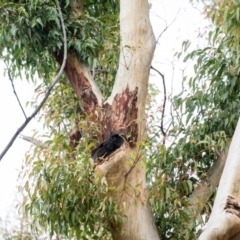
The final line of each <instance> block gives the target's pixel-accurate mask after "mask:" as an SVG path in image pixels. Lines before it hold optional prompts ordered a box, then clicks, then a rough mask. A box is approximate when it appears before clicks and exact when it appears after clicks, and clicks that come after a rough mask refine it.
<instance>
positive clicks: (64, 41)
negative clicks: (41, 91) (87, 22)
mask: <svg viewBox="0 0 240 240" xmlns="http://www.w3.org/2000/svg"><path fill="white" fill-rule="evenodd" d="M55 2H56V5H57V8H58V13H59V17H60V19H61V25H62V31H63V44H64V57H63V62H62V66H61V69H60V70H59V72H58V74H57V75H56V77H55V78H54V79H53V83H52V85H51V86H50V87H49V88H48V90H47V92H46V95H45V97H44V98H43V100H42V101H41V103H40V104H39V106H38V107H37V108H36V109H35V111H34V112H33V113H32V115H31V116H30V117H28V118H27V119H26V120H25V122H24V123H23V124H22V125H21V126H20V127H19V129H18V130H17V131H16V133H15V134H14V135H13V137H12V138H11V140H10V141H9V143H8V145H7V146H6V147H5V149H4V150H3V152H2V153H1V155H0V161H1V160H2V158H3V157H4V155H5V154H6V153H7V151H8V150H9V148H10V147H11V146H12V144H13V143H14V141H15V140H16V138H17V136H18V135H19V134H20V133H21V132H22V130H23V129H24V128H25V127H26V126H27V125H28V123H29V122H30V121H31V120H32V119H33V118H34V117H35V116H36V115H37V113H38V112H39V110H40V109H41V108H42V106H43V104H44V103H45V102H46V100H47V99H48V97H49V95H50V93H51V91H52V89H53V88H54V86H55V85H56V83H57V82H58V80H59V78H60V76H61V75H62V72H63V70H64V68H65V64H66V61H67V36H66V29H65V25H64V21H63V16H62V11H61V8H60V6H59V2H58V0H55Z"/></svg>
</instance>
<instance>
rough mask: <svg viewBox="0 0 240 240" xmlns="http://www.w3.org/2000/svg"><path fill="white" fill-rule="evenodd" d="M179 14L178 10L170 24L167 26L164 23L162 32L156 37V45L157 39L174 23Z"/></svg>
mask: <svg viewBox="0 0 240 240" xmlns="http://www.w3.org/2000/svg"><path fill="white" fill-rule="evenodd" d="M179 13H180V10H178V12H177V14H176V16H175V18H174V19H173V20H172V21H171V22H170V24H167V22H166V21H165V23H166V25H165V28H164V29H163V30H162V32H161V33H160V34H159V36H158V37H157V40H156V43H158V41H159V39H160V38H161V37H162V35H163V34H164V33H165V32H166V30H167V29H168V28H169V27H170V26H171V25H172V24H173V23H174V22H175V21H176V19H177V17H178V14H179Z"/></svg>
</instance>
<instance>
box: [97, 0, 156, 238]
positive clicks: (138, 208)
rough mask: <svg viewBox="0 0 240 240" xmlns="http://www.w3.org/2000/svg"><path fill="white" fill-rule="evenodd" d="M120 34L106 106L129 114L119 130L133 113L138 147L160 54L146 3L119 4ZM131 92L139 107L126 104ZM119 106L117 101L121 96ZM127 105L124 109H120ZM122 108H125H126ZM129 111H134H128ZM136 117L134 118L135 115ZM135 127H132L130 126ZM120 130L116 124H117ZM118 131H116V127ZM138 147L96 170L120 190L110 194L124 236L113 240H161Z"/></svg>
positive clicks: (117, 154)
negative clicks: (116, 64)
mask: <svg viewBox="0 0 240 240" xmlns="http://www.w3.org/2000/svg"><path fill="white" fill-rule="evenodd" d="M120 33H121V47H120V50H121V53H120V60H119V68H118V71H117V76H116V80H115V83H114V87H113V91H112V94H111V96H110V97H109V98H108V99H107V101H106V103H105V104H109V105H111V106H112V109H113V114H114V110H115V109H117V111H120V112H124V111H125V112H124V114H125V115H124V114H123V115H121V114H118V116H120V117H118V119H117V122H118V123H119V126H118V127H116V128H115V129H124V128H125V129H127V126H126V124H125V125H124V123H126V122H127V121H128V120H126V121H125V120H124V121H122V120H123V119H125V118H126V119H127V118H130V119H131V116H132V115H131V114H132V112H134V111H135V112H136V117H134V118H135V119H133V121H134V122H135V124H136V123H137V125H138V127H137V128H136V133H134V134H136V136H137V139H136V141H138V142H140V141H141V139H142V136H143V135H144V129H145V102H146V96H147V89H148V79H149V71H150V67H151V61H152V58H153V53H154V50H155V45H156V40H155V37H154V35H153V31H152V27H151V24H150V21H149V5H148V1H147V0H131V1H129V0H121V1H120ZM129 92H135V93H137V94H136V98H134V100H133V101H134V102H135V101H136V106H135V107H134V108H133V109H131V107H132V106H133V105H134V104H133V103H132V102H127V99H128V96H129ZM119 95H121V96H120V100H119V101H116V96H119ZM121 105H122V106H121ZM121 107H122V108H121ZM126 108H127V109H129V111H128V110H127V111H126ZM131 111H132V112H131ZM133 121H130V122H127V125H131V124H132V122H133ZM114 124H115V122H114ZM114 127H115V125H114ZM141 160H142V153H140V150H139V147H138V144H136V145H135V146H134V147H133V146H131V147H130V146H129V144H128V143H127V142H125V144H124V145H123V146H122V147H121V148H120V149H118V151H116V152H115V153H114V154H112V156H110V157H108V159H107V160H106V161H105V162H104V163H102V164H101V165H98V166H97V167H96V168H95V171H96V174H97V175H101V176H105V177H106V179H107V182H108V185H109V186H111V187H115V191H113V192H111V193H109V194H110V195H112V196H114V197H115V199H116V201H117V203H118V206H119V209H121V210H122V213H123V215H125V216H126V220H125V221H124V223H123V224H122V226H121V234H119V233H118V232H117V231H115V229H114V227H113V229H112V230H111V232H112V235H113V238H114V240H116V239H117V240H159V236H158V232H157V229H156V226H155V224H154V221H153V216H152V212H151V209H150V208H149V206H148V201H147V188H146V177H145V175H146V169H145V164H144V163H143V162H142V161H141Z"/></svg>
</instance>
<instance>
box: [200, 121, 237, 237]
mask: <svg viewBox="0 0 240 240" xmlns="http://www.w3.org/2000/svg"><path fill="white" fill-rule="evenodd" d="M239 183H240V121H238V125H237V127H236V130H235V133H234V136H233V140H232V143H231V145H230V149H229V153H228V157H227V161H226V164H225V167H224V170H223V174H222V177H221V180H220V184H219V188H218V192H217V196H216V199H215V202H214V206H213V210H212V214H211V216H210V219H209V221H208V223H207V225H206V229H205V231H204V232H203V233H202V234H201V236H200V237H199V239H200V240H215V239H226V240H227V239H231V238H232V237H233V236H234V235H236V234H238V233H239V232H240V218H239V217H238V216H237V214H238V203H239V202H240V187H239ZM229 196H230V197H231V198H232V199H234V201H235V204H234V205H235V206H234V207H235V208H233V209H230V210H229V208H227V209H224V208H226V203H227V199H228V197H229Z"/></svg>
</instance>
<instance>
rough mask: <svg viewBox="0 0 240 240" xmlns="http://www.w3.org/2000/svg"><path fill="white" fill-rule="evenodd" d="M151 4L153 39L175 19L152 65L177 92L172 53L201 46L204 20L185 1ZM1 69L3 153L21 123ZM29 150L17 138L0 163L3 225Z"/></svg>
mask: <svg viewBox="0 0 240 240" xmlns="http://www.w3.org/2000/svg"><path fill="white" fill-rule="evenodd" d="M151 3H152V7H151V14H150V18H151V22H152V26H153V30H154V33H155V36H156V37H158V36H159V35H160V34H161V33H162V32H163V30H164V29H165V28H166V26H168V25H170V24H171V23H172V22H173V21H174V19H175V21H174V22H173V23H172V24H171V25H170V26H169V27H168V29H167V30H166V31H165V32H164V33H162V36H161V38H160V39H159V41H158V44H157V48H156V51H155V55H154V60H153V63H152V65H153V66H154V67H155V68H156V69H158V70H159V71H161V72H162V73H163V74H164V75H165V80H166V84H167V92H168V93H170V91H171V90H170V89H171V82H172V78H173V77H174V89H175V92H176V93H177V92H179V91H181V90H180V89H181V80H182V75H181V74H182V69H185V67H186V63H184V64H183V63H182V62H178V61H176V59H174V58H173V54H174V52H176V50H181V46H182V42H183V41H184V40H190V41H192V46H191V47H192V49H194V48H196V46H198V45H199V44H200V45H202V44H204V40H203V39H202V38H201V37H199V32H202V31H204V30H203V29H204V25H205V22H206V21H204V20H203V16H201V15H200V11H199V10H198V9H197V8H193V7H192V6H191V5H190V4H189V0H152V1H151ZM173 68H174V76H173ZM5 69H6V66H5V65H4V63H3V62H0V152H2V151H3V149H4V148H5V146H6V145H7V143H8V141H9V140H10V139H11V137H12V135H13V134H14V133H15V132H16V130H17V129H18V127H19V126H20V125H21V124H22V123H23V122H24V120H25V118H24V115H23V113H22V111H21V109H20V107H19V105H18V102H17V100H16V97H15V95H14V94H13V89H12V86H11V82H10V81H9V79H8V76H7V74H4V72H5ZM187 74H188V75H190V74H192V70H191V63H190V66H188V69H187ZM151 82H153V83H154V84H155V85H156V86H157V88H159V90H160V92H161V93H160V95H159V96H158V102H159V104H160V105H161V103H162V99H163V95H162V79H160V78H159V76H158V75H157V74H156V73H154V72H153V71H152V72H151ZM14 85H15V88H16V91H17V94H18V96H19V98H20V100H21V102H22V104H23V106H24V107H25V106H26V102H27V101H31V100H32V99H33V96H34V86H33V84H31V83H28V82H27V81H25V80H24V79H23V80H20V79H14ZM25 111H26V113H27V115H28V116H29V115H30V114H31V113H32V111H33V110H32V109H31V108H30V107H28V108H26V107H25ZM37 129H41V123H38V122H37V121H36V120H32V122H31V123H30V124H29V125H28V126H27V128H25V130H24V131H23V134H24V135H27V136H31V135H32V134H33V133H34V131H35V130H37ZM29 147H30V144H29V143H28V142H26V141H24V140H22V139H21V138H17V140H16V141H15V142H14V144H13V146H12V147H11V148H10V150H9V151H8V152H7V154H6V155H5V156H4V158H3V159H2V161H1V162H0V219H2V221H3V222H4V221H6V219H8V216H9V215H10V213H11V212H14V210H13V209H14V206H15V204H16V202H15V198H16V192H17V189H16V186H17V176H18V173H19V169H21V165H22V162H23V159H24V157H25V154H26V152H27V151H28V150H29ZM0 236H1V232H0Z"/></svg>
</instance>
